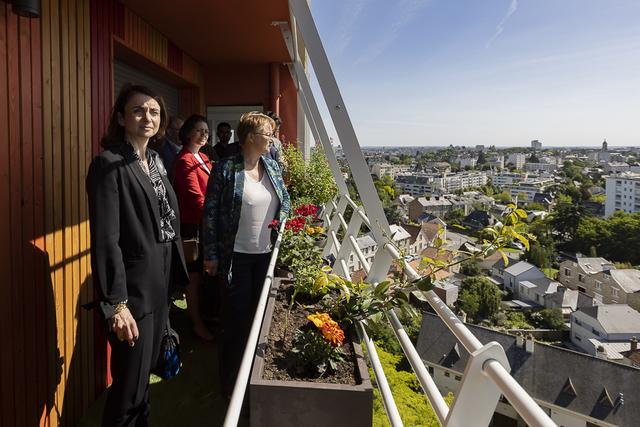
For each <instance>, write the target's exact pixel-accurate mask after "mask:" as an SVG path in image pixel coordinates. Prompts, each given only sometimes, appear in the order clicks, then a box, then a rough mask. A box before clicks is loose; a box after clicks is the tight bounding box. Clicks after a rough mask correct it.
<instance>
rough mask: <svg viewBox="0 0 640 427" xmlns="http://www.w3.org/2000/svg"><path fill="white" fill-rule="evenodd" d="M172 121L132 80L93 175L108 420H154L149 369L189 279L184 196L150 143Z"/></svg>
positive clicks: (90, 186) (129, 422)
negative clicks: (173, 301)
mask: <svg viewBox="0 0 640 427" xmlns="http://www.w3.org/2000/svg"><path fill="white" fill-rule="evenodd" d="M166 125H167V113H166V110H165V107H164V103H163V101H162V98H160V97H159V96H157V95H156V94H154V93H153V92H152V91H151V90H149V89H147V88H145V87H142V86H125V87H124V88H123V89H122V91H121V92H120V95H119V96H118V99H117V100H116V103H115V105H114V107H113V112H112V114H111V121H110V123H109V128H108V130H107V134H106V135H105V137H104V138H103V140H102V145H103V147H104V151H103V152H102V153H101V154H100V155H98V156H97V157H95V158H94V159H93V162H92V163H91V166H90V167H89V173H88V176H87V193H88V195H89V219H90V227H91V266H92V269H93V278H94V283H95V284H96V285H97V286H96V288H97V291H98V295H99V297H100V307H101V309H102V312H103V313H104V315H105V318H106V319H107V321H108V324H109V330H110V332H109V342H110V344H111V348H112V353H111V373H112V377H113V383H112V384H111V387H110V389H109V393H108V396H107V402H106V406H105V410H104V414H103V420H102V423H103V426H134V425H135V426H140V425H147V418H148V414H149V373H150V371H151V370H153V369H154V368H155V365H156V363H157V360H158V356H159V352H160V343H161V339H162V336H163V331H164V328H165V326H166V323H167V319H168V315H169V297H170V294H171V289H170V288H171V286H173V285H180V284H186V283H188V280H189V279H188V274H187V270H186V266H185V262H184V256H183V253H182V245H181V243H180V229H179V227H180V218H179V211H178V203H177V199H176V196H175V194H174V192H173V189H172V188H171V185H169V181H168V180H167V173H166V171H165V169H164V166H163V164H162V161H161V160H160V158H159V156H158V154H157V153H156V152H155V151H153V150H150V149H148V148H147V145H148V143H149V140H150V139H151V138H154V137H156V136H160V135H162V133H163V131H164V128H165V127H166Z"/></svg>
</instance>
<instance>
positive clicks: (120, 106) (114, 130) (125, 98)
mask: <svg viewBox="0 0 640 427" xmlns="http://www.w3.org/2000/svg"><path fill="white" fill-rule="evenodd" d="M137 94H142V95H147V96H149V97H151V98H153V99H155V100H156V102H157V103H158V105H160V128H159V129H158V133H156V134H155V135H154V136H153V137H152V139H158V138H162V137H163V136H164V131H165V130H166V129H167V124H168V122H169V116H168V115H167V108H166V107H165V105H164V100H163V99H162V97H161V96H160V95H158V94H157V93H155V92H154V91H152V90H151V89H149V88H148V87H146V86H141V85H132V84H125V85H124V86H122V89H120V93H119V94H118V98H116V102H115V104H113V109H112V110H111V117H110V118H109V125H108V126H107V132H106V133H105V135H104V136H103V137H102V140H101V141H100V145H102V146H103V147H104V148H108V147H113V146H115V145H120V144H123V143H124V142H125V141H124V127H123V126H122V125H120V123H118V114H122V115H124V107H125V106H126V105H127V102H129V100H130V99H131V98H133V97H134V96H135V95H137Z"/></svg>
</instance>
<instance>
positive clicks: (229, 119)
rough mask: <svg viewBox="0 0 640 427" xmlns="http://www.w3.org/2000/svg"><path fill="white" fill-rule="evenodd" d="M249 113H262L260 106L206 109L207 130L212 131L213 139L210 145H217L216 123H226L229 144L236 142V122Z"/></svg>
mask: <svg viewBox="0 0 640 427" xmlns="http://www.w3.org/2000/svg"><path fill="white" fill-rule="evenodd" d="M249 111H260V112H261V113H263V112H264V108H263V106H262V105H241V106H216V107H207V121H208V122H209V129H211V130H212V133H213V138H212V141H211V143H212V144H213V145H216V144H217V143H218V141H217V139H216V136H215V133H216V127H217V126H218V123H222V122H226V123H229V124H230V125H231V132H232V136H231V140H230V143H235V142H238V136H237V135H236V129H237V128H238V122H239V121H240V116H241V115H242V114H244V113H247V112H249Z"/></svg>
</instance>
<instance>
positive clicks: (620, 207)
mask: <svg viewBox="0 0 640 427" xmlns="http://www.w3.org/2000/svg"><path fill="white" fill-rule="evenodd" d="M606 190H607V200H606V202H605V205H604V214H605V216H607V217H608V216H611V215H613V213H614V212H615V211H624V212H629V213H634V212H640V173H631V172H627V173H621V174H618V175H610V176H608V177H606Z"/></svg>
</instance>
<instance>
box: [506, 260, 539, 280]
mask: <svg viewBox="0 0 640 427" xmlns="http://www.w3.org/2000/svg"><path fill="white" fill-rule="evenodd" d="M532 268H536V269H537V267H536V266H535V265H533V264H529V263H528V262H526V261H520V262H517V263H515V264H513V265H510V266H508V267H507V268H505V270H504V272H505V273H509V274H511V275H512V276H518V275H520V274H522V273H524V272H527V271H529V270H531V269H532ZM541 273H542V272H541Z"/></svg>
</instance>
